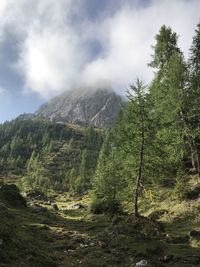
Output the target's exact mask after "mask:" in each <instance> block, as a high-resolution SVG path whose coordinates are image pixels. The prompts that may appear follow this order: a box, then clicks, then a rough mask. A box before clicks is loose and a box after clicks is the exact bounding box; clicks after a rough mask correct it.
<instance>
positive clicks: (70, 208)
mask: <svg viewBox="0 0 200 267" xmlns="http://www.w3.org/2000/svg"><path fill="white" fill-rule="evenodd" d="M84 208H85V206H84V205H82V204H80V203H73V204H71V205H69V206H68V207H67V209H68V210H78V209H84Z"/></svg>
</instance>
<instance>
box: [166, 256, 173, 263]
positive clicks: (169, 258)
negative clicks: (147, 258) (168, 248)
mask: <svg viewBox="0 0 200 267" xmlns="http://www.w3.org/2000/svg"><path fill="white" fill-rule="evenodd" d="M173 258H174V256H173V255H165V256H164V258H163V262H165V263H167V262H169V261H171V260H173Z"/></svg>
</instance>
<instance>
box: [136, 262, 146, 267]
mask: <svg viewBox="0 0 200 267" xmlns="http://www.w3.org/2000/svg"><path fill="white" fill-rule="evenodd" d="M146 266H148V262H147V261H146V260H141V261H139V262H137V263H136V264H135V267H146Z"/></svg>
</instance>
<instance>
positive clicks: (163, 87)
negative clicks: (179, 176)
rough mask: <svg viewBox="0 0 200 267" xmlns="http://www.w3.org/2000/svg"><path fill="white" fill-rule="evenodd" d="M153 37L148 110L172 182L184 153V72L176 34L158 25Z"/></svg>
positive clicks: (167, 175)
mask: <svg viewBox="0 0 200 267" xmlns="http://www.w3.org/2000/svg"><path fill="white" fill-rule="evenodd" d="M156 40H157V43H156V46H155V47H154V54H153V56H152V57H153V61H152V62H151V63H150V66H151V67H153V68H156V70H157V71H156V73H155V78H154V80H153V82H152V84H151V87H150V95H151V98H152V104H153V106H152V111H153V113H154V117H155V120H156V125H157V129H156V138H157V143H159V144H160V148H161V149H162V151H163V153H162V154H163V157H162V160H163V167H165V168H163V172H164V173H165V176H166V177H167V180H168V181H170V180H169V177H172V179H173V182H175V181H174V176H176V173H178V172H179V168H180V167H181V166H182V161H183V158H184V156H185V155H186V154H187V153H186V150H185V133H186V128H185V125H184V123H183V111H184V110H185V106H186V96H187V94H186V87H187V81H188V71H187V66H186V63H185V61H184V57H183V54H182V52H181V51H180V49H179V48H178V47H177V35H176V33H173V32H172V30H171V29H170V28H166V27H165V26H162V27H161V30H160V32H159V34H158V35H156ZM169 184H171V182H170V183H169Z"/></svg>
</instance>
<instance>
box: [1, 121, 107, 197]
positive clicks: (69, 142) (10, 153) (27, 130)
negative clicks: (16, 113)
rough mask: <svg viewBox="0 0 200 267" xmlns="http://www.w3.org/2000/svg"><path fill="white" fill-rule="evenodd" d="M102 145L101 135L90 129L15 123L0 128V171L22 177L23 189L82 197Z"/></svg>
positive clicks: (27, 122)
mask: <svg viewBox="0 0 200 267" xmlns="http://www.w3.org/2000/svg"><path fill="white" fill-rule="evenodd" d="M101 143H102V137H101V132H100V131H98V130H95V129H93V128H92V127H88V128H80V127H77V128H76V127H73V128H72V127H70V126H67V125H64V124H57V123H50V122H45V121H42V120H14V121H11V122H10V123H8V122H7V123H5V124H2V125H0V170H1V172H4V173H8V172H11V173H14V174H18V175H23V176H24V178H23V179H22V181H21V186H22V188H23V189H24V190H31V189H38V188H39V189H40V190H41V191H46V190H47V189H50V188H52V189H54V190H67V191H68V190H70V191H72V192H74V193H78V194H82V193H83V192H85V191H87V190H88V188H89V187H90V179H91V177H92V175H93V174H94V171H95V167H96V162H97V158H98V153H99V149H100V146H101ZM73 170H76V174H74V173H73Z"/></svg>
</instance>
